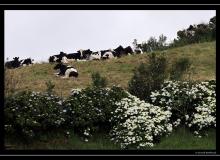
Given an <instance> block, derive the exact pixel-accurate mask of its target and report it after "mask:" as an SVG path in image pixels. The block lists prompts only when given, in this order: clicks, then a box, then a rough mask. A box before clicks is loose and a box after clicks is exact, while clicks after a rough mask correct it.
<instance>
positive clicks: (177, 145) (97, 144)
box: [5, 128, 216, 150]
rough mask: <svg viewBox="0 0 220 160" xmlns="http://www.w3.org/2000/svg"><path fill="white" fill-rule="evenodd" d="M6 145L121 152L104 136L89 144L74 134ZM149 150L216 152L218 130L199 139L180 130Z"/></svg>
mask: <svg viewBox="0 0 220 160" xmlns="http://www.w3.org/2000/svg"><path fill="white" fill-rule="evenodd" d="M5 144H6V146H8V148H7V149H12V150H13V149H16V150H20V149H21V150H38V149H39V150H40V149H45V150H48V149H49V150H50V149H52V150H53V149H59V150H119V149H120V146H118V145H115V144H113V143H112V142H111V141H110V139H109V137H106V136H105V135H103V134H97V135H94V137H93V138H92V139H91V140H90V141H89V142H84V141H83V140H81V138H80V137H79V136H77V135H75V134H73V133H71V134H70V137H69V138H67V137H66V134H65V133H64V132H54V133H48V134H45V135H43V136H41V138H40V140H36V141H34V142H32V143H30V144H24V143H23V142H22V141H19V137H12V136H7V135H6V139H5ZM148 149H149V150H151V149H152V150H153V149H162V150H178V149H183V150H188V149H190V150H194V149H195V150H215V149H216V130H215V129H211V130H208V131H207V136H205V137H202V138H198V137H195V136H194V135H193V134H192V133H191V132H189V130H187V129H186V128H179V129H177V130H176V131H174V132H173V133H172V134H171V135H169V136H168V137H164V138H162V139H161V142H160V143H158V144H156V145H155V146H154V147H152V148H148Z"/></svg>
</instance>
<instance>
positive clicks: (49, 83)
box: [45, 80, 55, 94]
mask: <svg viewBox="0 0 220 160" xmlns="http://www.w3.org/2000/svg"><path fill="white" fill-rule="evenodd" d="M45 84H46V86H47V89H46V92H47V93H48V94H52V93H53V89H54V87H55V84H53V83H52V82H51V81H50V80H49V81H47V82H46V83H45Z"/></svg>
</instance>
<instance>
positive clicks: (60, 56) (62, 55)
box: [49, 52, 67, 63]
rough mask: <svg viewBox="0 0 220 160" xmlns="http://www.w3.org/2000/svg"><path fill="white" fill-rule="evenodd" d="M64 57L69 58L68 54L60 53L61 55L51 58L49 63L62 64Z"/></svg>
mask: <svg viewBox="0 0 220 160" xmlns="http://www.w3.org/2000/svg"><path fill="white" fill-rule="evenodd" d="M63 57H67V54H66V53H64V52H60V54H58V55H53V56H50V57H49V62H50V63H53V62H59V63H60V62H61V61H62V60H63Z"/></svg>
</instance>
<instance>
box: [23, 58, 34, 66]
mask: <svg viewBox="0 0 220 160" xmlns="http://www.w3.org/2000/svg"><path fill="white" fill-rule="evenodd" d="M33 61H34V60H33V59H31V58H27V59H23V60H21V65H22V66H28V65H30V64H33V63H32V62H33Z"/></svg>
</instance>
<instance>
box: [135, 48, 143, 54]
mask: <svg viewBox="0 0 220 160" xmlns="http://www.w3.org/2000/svg"><path fill="white" fill-rule="evenodd" d="M134 52H135V53H136V54H143V51H142V49H141V48H135V49H134Z"/></svg>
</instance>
